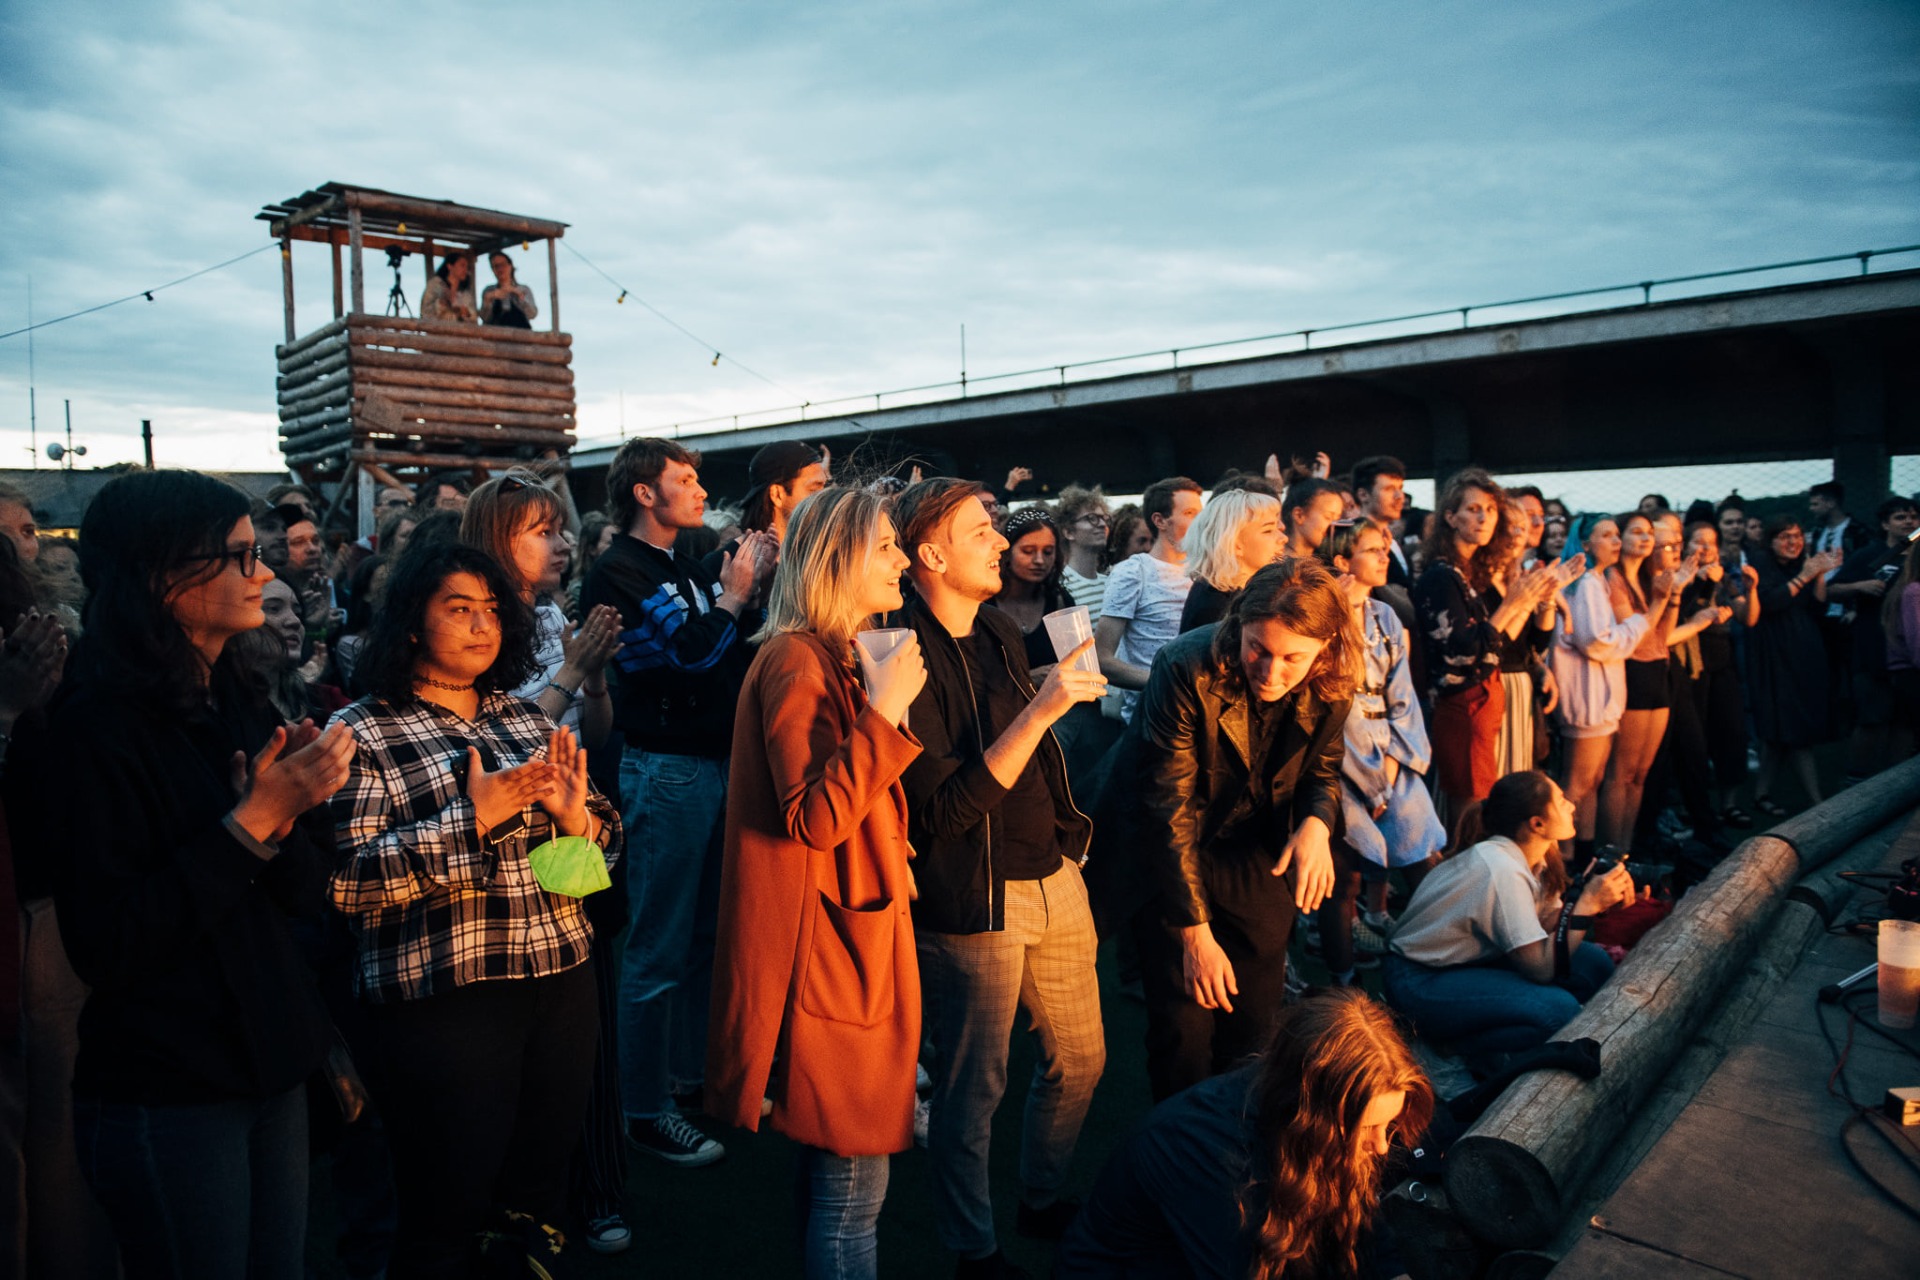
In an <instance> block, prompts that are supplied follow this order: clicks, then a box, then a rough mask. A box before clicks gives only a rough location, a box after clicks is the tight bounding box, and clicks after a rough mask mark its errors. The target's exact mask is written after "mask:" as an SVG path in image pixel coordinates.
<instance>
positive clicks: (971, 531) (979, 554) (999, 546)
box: [921, 497, 1007, 602]
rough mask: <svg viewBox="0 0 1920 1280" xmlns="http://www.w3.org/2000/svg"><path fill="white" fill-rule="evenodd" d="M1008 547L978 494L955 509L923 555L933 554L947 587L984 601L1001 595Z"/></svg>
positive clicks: (964, 595)
mask: <svg viewBox="0 0 1920 1280" xmlns="http://www.w3.org/2000/svg"><path fill="white" fill-rule="evenodd" d="M1006 549H1007V540H1006V539H1005V538H1004V537H1002V536H1001V535H1000V531H999V530H998V529H996V528H994V527H993V517H992V516H990V515H988V514H987V508H986V504H985V503H983V502H982V501H981V500H980V499H979V498H977V497H976V498H969V499H967V500H966V501H965V502H962V503H961V504H960V505H959V506H958V507H956V508H954V511H953V514H952V515H950V516H948V517H947V519H946V523H945V524H943V525H942V526H941V527H940V529H939V530H938V531H937V532H936V533H935V536H934V537H933V538H931V539H930V540H929V541H928V542H927V544H926V546H925V547H923V548H922V549H921V554H922V555H923V556H927V555H929V554H930V558H931V559H932V561H933V564H932V565H931V566H930V567H931V568H932V571H933V572H935V573H938V574H939V575H940V580H941V581H942V582H943V583H944V584H945V585H946V587H947V589H948V590H950V591H954V592H957V593H958V594H960V595H961V596H963V597H965V598H967V599H969V600H979V601H982V602H985V601H988V600H991V599H993V598H994V597H995V596H997V595H999V594H1000V553H1001V552H1002V551H1005V550H1006Z"/></svg>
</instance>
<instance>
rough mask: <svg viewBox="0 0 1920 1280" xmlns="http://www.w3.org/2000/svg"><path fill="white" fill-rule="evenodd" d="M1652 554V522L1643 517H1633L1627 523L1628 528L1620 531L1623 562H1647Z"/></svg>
mask: <svg viewBox="0 0 1920 1280" xmlns="http://www.w3.org/2000/svg"><path fill="white" fill-rule="evenodd" d="M1652 554H1653V523H1652V521H1650V520H1648V519H1647V518H1646V517H1645V516H1642V515H1635V516H1632V517H1631V518H1629V519H1628V521H1627V527H1626V528H1624V529H1622V530H1621V531H1620V558H1621V559H1622V560H1645V559H1646V558H1647V557H1648V556H1650V555H1652Z"/></svg>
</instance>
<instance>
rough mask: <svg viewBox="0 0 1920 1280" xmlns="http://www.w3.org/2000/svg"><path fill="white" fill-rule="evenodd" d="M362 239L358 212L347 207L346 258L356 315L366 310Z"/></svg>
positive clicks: (353, 208) (350, 206) (365, 280)
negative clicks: (351, 282)
mask: <svg viewBox="0 0 1920 1280" xmlns="http://www.w3.org/2000/svg"><path fill="white" fill-rule="evenodd" d="M363 239H364V236H363V235H362V228H361V226H360V210H359V209H357V208H355V207H353V206H352V205H349V206H348V207H347V257H348V264H349V266H350V268H351V273H352V280H353V287H352V291H351V292H352V295H353V310H354V312H355V313H356V314H358V313H360V312H364V311H365V310H366V309H367V279H366V275H365V270H364V266H363V264H362V263H361V260H360V259H361V256H362V255H361V252H360V250H361V247H362V245H361V241H362V240H363Z"/></svg>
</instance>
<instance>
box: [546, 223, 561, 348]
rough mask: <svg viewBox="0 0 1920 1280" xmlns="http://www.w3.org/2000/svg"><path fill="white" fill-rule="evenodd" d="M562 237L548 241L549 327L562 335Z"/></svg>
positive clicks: (556, 333)
mask: <svg viewBox="0 0 1920 1280" xmlns="http://www.w3.org/2000/svg"><path fill="white" fill-rule="evenodd" d="M559 250H560V237H559V236H553V237H551V238H549V239H548V241H547V327H548V328H549V329H551V330H552V331H553V333H554V335H555V336H556V337H558V336H559V335H560V252H559Z"/></svg>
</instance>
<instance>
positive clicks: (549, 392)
mask: <svg viewBox="0 0 1920 1280" xmlns="http://www.w3.org/2000/svg"><path fill="white" fill-rule="evenodd" d="M572 341H573V340H572V338H571V336H569V335H567V334H564V333H546V332H535V331H532V330H527V329H505V328H494V327H487V328H480V327H477V326H474V325H462V324H452V323H446V322H442V321H430V320H414V319H408V318H404V317H403V318H394V317H390V316H370V315H359V314H356V315H351V316H346V317H342V318H341V319H338V320H335V321H333V322H332V323H330V324H328V325H325V326H324V327H322V328H320V329H316V330H315V331H314V332H312V333H310V334H308V335H306V336H305V337H303V338H301V339H299V340H298V341H295V342H291V343H288V344H287V345H286V346H283V347H281V348H280V351H279V357H280V379H279V393H280V435H281V450H282V452H283V453H284V454H285V455H286V458H287V464H288V465H289V466H290V467H293V468H295V469H296V470H301V471H302V472H303V473H304V472H306V471H309V470H312V471H331V470H335V469H336V468H337V467H339V466H344V464H346V463H347V462H349V461H354V462H376V463H379V464H380V465H382V466H388V467H391V466H422V467H437V466H449V465H474V464H479V465H483V466H507V465H511V463H512V462H514V461H516V460H518V459H521V458H527V457H537V456H539V455H541V454H542V453H544V452H545V451H547V450H549V449H551V450H554V451H556V452H558V453H561V454H565V453H566V452H567V451H568V450H570V449H571V448H572V447H573V442H574V435H573V428H574V402H573V370H572V369H571V368H570V367H569V360H570V359H571V356H572V352H571V349H570V348H571V344H572Z"/></svg>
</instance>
